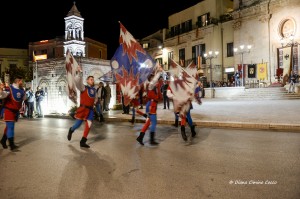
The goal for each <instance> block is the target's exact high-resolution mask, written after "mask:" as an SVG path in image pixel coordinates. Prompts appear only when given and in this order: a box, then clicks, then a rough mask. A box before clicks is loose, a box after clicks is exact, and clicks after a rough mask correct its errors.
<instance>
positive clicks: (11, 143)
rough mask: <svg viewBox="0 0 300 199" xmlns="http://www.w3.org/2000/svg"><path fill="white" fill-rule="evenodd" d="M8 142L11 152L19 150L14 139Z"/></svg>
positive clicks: (9, 139)
mask: <svg viewBox="0 0 300 199" xmlns="http://www.w3.org/2000/svg"><path fill="white" fill-rule="evenodd" d="M8 142H9V146H10V150H11V151H14V150H15V149H17V148H18V146H16V145H15V142H14V137H11V138H8Z"/></svg>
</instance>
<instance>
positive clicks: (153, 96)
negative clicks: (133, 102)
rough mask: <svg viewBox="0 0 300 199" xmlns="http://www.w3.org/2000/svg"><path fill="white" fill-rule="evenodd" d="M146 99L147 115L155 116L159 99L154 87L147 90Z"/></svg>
mask: <svg viewBox="0 0 300 199" xmlns="http://www.w3.org/2000/svg"><path fill="white" fill-rule="evenodd" d="M147 97H148V100H149V101H150V107H149V114H156V110H157V103H158V99H159V96H158V91H157V87H156V86H155V87H154V88H153V89H151V90H148V93H147Z"/></svg>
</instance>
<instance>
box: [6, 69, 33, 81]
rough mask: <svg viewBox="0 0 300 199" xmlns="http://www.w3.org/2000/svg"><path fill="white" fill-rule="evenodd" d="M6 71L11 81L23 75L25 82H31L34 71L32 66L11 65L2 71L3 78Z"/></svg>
mask: <svg viewBox="0 0 300 199" xmlns="http://www.w3.org/2000/svg"><path fill="white" fill-rule="evenodd" d="M5 73H6V74H9V79H10V83H12V81H13V80H14V79H15V78H16V77H18V76H19V77H23V81H24V82H30V81H31V80H32V74H33V71H32V68H31V67H17V66H16V65H10V67H9V69H7V70H6V71H5V72H2V74H1V79H2V80H3V79H4V76H5Z"/></svg>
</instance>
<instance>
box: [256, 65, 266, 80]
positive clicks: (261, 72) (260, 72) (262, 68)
mask: <svg viewBox="0 0 300 199" xmlns="http://www.w3.org/2000/svg"><path fill="white" fill-rule="evenodd" d="M257 79H259V80H265V79H267V64H266V63H261V64H257Z"/></svg>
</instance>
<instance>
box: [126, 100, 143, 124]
mask: <svg viewBox="0 0 300 199" xmlns="http://www.w3.org/2000/svg"><path fill="white" fill-rule="evenodd" d="M130 104H131V106H132V117H131V120H130V121H129V122H131V123H132V124H134V123H135V114H136V113H138V114H139V115H141V116H143V117H145V118H147V114H146V113H143V112H142V111H140V110H139V108H138V106H139V94H137V95H136V96H135V98H134V99H132V100H131V102H130Z"/></svg>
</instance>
